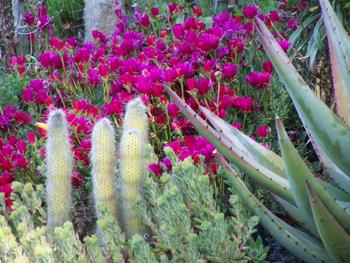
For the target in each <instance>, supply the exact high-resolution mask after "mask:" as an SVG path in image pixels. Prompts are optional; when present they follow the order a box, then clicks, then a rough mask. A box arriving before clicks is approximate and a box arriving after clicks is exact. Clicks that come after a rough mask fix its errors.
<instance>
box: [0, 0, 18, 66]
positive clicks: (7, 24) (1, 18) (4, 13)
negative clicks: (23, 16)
mask: <svg viewBox="0 0 350 263" xmlns="http://www.w3.org/2000/svg"><path fill="white" fill-rule="evenodd" d="M14 33H15V28H14V22H13V17H12V4H11V0H0V63H4V62H5V61H6V59H7V57H8V56H11V55H14V54H15V39H14Z"/></svg>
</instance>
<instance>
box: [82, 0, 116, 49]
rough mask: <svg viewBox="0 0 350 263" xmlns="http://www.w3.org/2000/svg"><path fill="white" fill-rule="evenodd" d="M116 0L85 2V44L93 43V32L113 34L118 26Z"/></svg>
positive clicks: (89, 0) (90, 0)
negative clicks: (96, 30) (87, 42)
mask: <svg viewBox="0 0 350 263" xmlns="http://www.w3.org/2000/svg"><path fill="white" fill-rule="evenodd" d="M120 6H121V5H120V4H119V5H118V6H117V5H115V0H85V8H84V23H85V42H86V41H92V40H93V38H92V31H93V30H94V29H99V30H100V31H102V32H104V33H107V34H112V33H113V30H114V27H115V25H116V22H117V20H116V14H115V13H114V11H115V9H116V8H118V7H119V8H120Z"/></svg>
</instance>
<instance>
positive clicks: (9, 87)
mask: <svg viewBox="0 0 350 263" xmlns="http://www.w3.org/2000/svg"><path fill="white" fill-rule="evenodd" d="M27 82H28V77H20V76H18V75H17V74H16V73H8V72H7V70H6V69H5V68H3V67H0V94H1V97H0V111H1V109H2V108H4V107H5V106H7V105H10V104H17V105H18V104H19V101H20V96H21V91H22V88H23V87H25V85H26V84H27Z"/></svg>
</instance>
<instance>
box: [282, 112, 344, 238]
mask: <svg viewBox="0 0 350 263" xmlns="http://www.w3.org/2000/svg"><path fill="white" fill-rule="evenodd" d="M276 127H277V131H278V137H279V142H280V147H281V151H282V156H283V159H284V161H285V166H286V171H287V174H288V180H289V182H290V185H291V190H292V193H293V196H294V199H295V201H296V203H297V205H298V207H299V208H300V209H301V212H302V213H303V214H304V215H306V216H307V217H308V218H313V216H312V213H311V207H310V202H309V198H308V194H307V189H306V181H309V182H310V184H312V186H313V187H314V189H315V191H316V192H317V194H318V195H319V196H320V198H321V200H322V202H323V203H324V204H325V206H326V207H327V209H328V210H329V211H330V212H331V213H332V214H333V215H334V217H335V218H336V219H337V220H338V222H339V223H340V224H341V225H342V226H343V227H344V228H345V229H346V230H347V231H348V233H350V216H349V214H348V213H346V212H345V211H344V209H342V208H341V207H340V206H339V205H338V204H337V203H336V201H335V199H334V197H332V196H331V195H330V194H329V193H328V192H327V191H326V188H325V187H324V186H323V185H322V184H321V183H320V181H319V180H317V179H316V177H315V176H314V175H313V174H312V173H311V171H310V170H309V168H308V167H307V166H306V164H305V163H304V161H303V159H302V158H301V157H300V155H299V153H298V151H297V150H296V149H295V148H294V146H293V144H292V142H291V141H290V139H289V137H288V135H287V133H286V131H285V129H284V127H283V124H282V122H281V121H280V119H279V118H276Z"/></svg>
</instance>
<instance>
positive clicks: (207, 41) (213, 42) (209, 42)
mask: <svg viewBox="0 0 350 263" xmlns="http://www.w3.org/2000/svg"><path fill="white" fill-rule="evenodd" d="M218 44H219V38H218V37H217V36H215V35H212V34H207V33H204V34H202V35H200V36H199V37H198V39H197V45H198V47H199V48H200V49H201V50H203V51H206V52H208V51H210V50H213V49H216V48H217V46H218Z"/></svg>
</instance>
